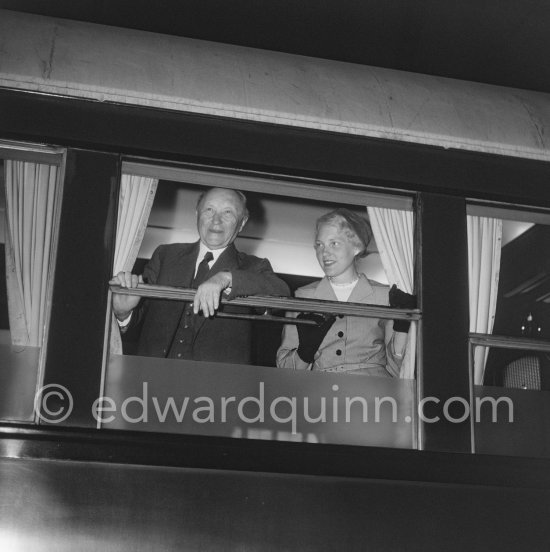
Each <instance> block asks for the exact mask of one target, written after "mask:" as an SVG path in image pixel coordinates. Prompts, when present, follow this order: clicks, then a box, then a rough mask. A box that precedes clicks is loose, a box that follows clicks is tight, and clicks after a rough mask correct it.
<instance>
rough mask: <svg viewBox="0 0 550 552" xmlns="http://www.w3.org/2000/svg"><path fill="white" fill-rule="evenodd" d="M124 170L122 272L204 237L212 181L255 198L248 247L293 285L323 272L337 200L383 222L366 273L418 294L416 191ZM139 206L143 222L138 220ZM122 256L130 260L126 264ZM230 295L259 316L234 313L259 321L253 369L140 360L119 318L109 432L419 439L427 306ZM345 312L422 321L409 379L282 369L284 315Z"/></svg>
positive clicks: (103, 415) (109, 358)
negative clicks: (320, 239)
mask: <svg viewBox="0 0 550 552" xmlns="http://www.w3.org/2000/svg"><path fill="white" fill-rule="evenodd" d="M122 173H123V176H122V186H121V195H120V201H119V223H118V228H117V250H116V252H115V266H114V272H115V273H116V271H118V270H133V271H134V272H135V273H137V274H139V273H141V272H142V270H143V267H144V265H145V264H146V263H147V261H148V259H149V258H150V257H151V255H152V254H153V251H154V250H155V248H156V247H157V246H158V245H160V244H166V243H190V242H196V241H197V240H198V233H197V229H196V214H195V208H196V204H197V200H198V197H199V195H200V193H201V192H202V191H204V190H205V189H207V188H209V187H224V188H232V189H238V190H241V191H243V192H244V193H245V194H246V196H247V204H248V209H249V211H250V218H249V222H248V223H247V225H246V226H245V228H244V230H243V231H242V232H241V234H240V235H239V236H238V238H237V240H236V242H235V245H236V247H237V249H238V250H240V251H242V252H244V253H247V254H250V255H255V256H257V257H260V258H267V259H269V261H270V263H271V266H272V267H273V270H274V271H275V273H276V274H277V275H278V276H279V277H280V278H281V279H283V280H284V281H285V282H286V283H287V284H288V286H289V288H290V289H291V290H292V292H294V291H295V290H296V289H297V288H299V287H301V286H304V285H306V284H308V283H310V282H313V281H316V280H318V279H319V278H321V277H322V276H323V272H322V271H321V269H320V267H319V264H318V262H317V259H316V256H315V251H314V248H313V241H314V229H315V221H316V220H317V218H318V217H319V216H321V215H322V214H324V213H326V212H328V211H330V210H332V209H334V208H335V207H338V206H345V207H347V208H349V209H351V210H353V211H355V212H357V213H358V214H360V215H361V216H363V217H364V218H368V219H370V223H371V226H372V227H373V233H374V238H375V239H374V240H372V242H371V244H370V245H369V248H368V255H367V256H366V258H365V259H364V261H363V262H362V264H361V265H360V270H361V271H362V272H364V273H365V274H366V275H367V276H368V278H369V279H371V280H375V281H377V282H379V283H380V284H381V285H382V286H387V285H388V284H390V283H396V284H398V286H399V287H400V288H401V289H403V290H404V291H407V292H409V293H413V292H414V291H415V289H414V277H413V275H414V253H415V247H414V217H413V200H412V197H411V196H407V195H405V194H392V195H388V194H383V193H380V192H379V191H373V190H365V189H364V187H360V186H352V185H339V186H335V185H334V184H333V183H332V184H328V183H320V182H316V181H295V180H290V179H289V180H286V179H285V180H283V179H280V180H275V179H273V178H268V177H265V176H262V177H259V176H256V175H255V176H251V175H246V174H241V173H227V172H213V171H204V170H197V169H194V168H180V167H173V166H152V165H148V164H143V163H137V162H126V163H124V164H123V167H122ZM130 211H131V212H133V215H132V216H128V215H127V213H128V212H130ZM125 213H126V214H125ZM130 221H131V223H130ZM131 224H133V225H134V226H133V227H131ZM123 234H125V235H124V236H123ZM119 244H124V245H119ZM123 249H124V253H123V254H121V251H122V250H123ZM121 258H124V259H125V260H124V261H122V262H121V261H120V259H121ZM119 291H120V290H119ZM138 291H139V293H140V295H142V296H143V297H144V300H146V301H159V300H160V301H166V300H169V301H173V300H178V301H180V302H181V301H183V302H184V303H185V302H186V301H187V302H189V301H190V300H191V299H192V297H193V291H192V290H186V289H178V288H177V287H176V288H174V287H169V288H168V289H166V286H163V288H162V289H158V288H157V287H155V286H147V285H144V286H140V289H139V290H138ZM224 303H227V302H225V301H224ZM229 303H230V304H231V306H233V307H235V305H236V307H235V309H237V310H238V308H237V307H242V309H243V310H244V312H248V313H249V314H250V313H252V318H253V319H252V320H248V319H247V320H244V321H243V320H242V319H239V318H238V317H235V318H234V323H235V324H243V323H245V324H246V325H247V326H250V327H251V336H252V339H251V355H250V359H251V361H250V364H246V365H245V364H238V363H235V362H231V361H228V362H207V361H202V362H201V361H197V360H178V359H177V358H163V357H162V356H160V355H159V356H158V357H155V358H153V357H148V356H141V355H139V354H137V353H139V347H138V343H139V339H140V335H139V328H136V329H135V331H128V332H124V333H123V334H122V337H121V340H120V341H119V340H118V327H117V326H118V324H117V323H116V322H114V321H112V322H111V323H110V324H108V326H109V328H108V330H109V331H110V337H109V338H108V342H109V344H110V345H109V347H108V349H109V351H108V354H107V355H106V363H105V374H104V388H103V398H104V399H105V400H104V401H103V402H102V403H101V404H99V405H98V407H99V408H98V411H97V419H98V426H99V427H102V428H106V429H109V428H113V429H121V428H123V429H133V430H145V431H158V432H169V433H199V434H209V435H224V436H232V437H252V438H264V439H282V440H297V441H310V442H325V443H346V444H363V445H379V446H393V447H400V448H411V447H415V446H416V419H415V414H414V412H415V410H416V409H415V396H416V381H415V380H414V375H415V367H416V362H417V359H416V347H415V345H416V330H417V323H416V321H417V320H419V317H420V315H419V312H418V311H414V312H413V311H397V312H396V311H395V310H392V309H390V308H388V307H387V306H376V305H374V306H373V305H370V306H369V305H367V304H366V305H356V304H351V303H349V304H348V303H340V304H336V303H337V302H336V301H333V302H331V301H325V302H324V301H322V300H321V301H315V300H309V301H308V302H307V303H308V304H307V305H306V304H304V302H300V300H298V299H294V298H292V297H290V298H289V297H280V298H276V297H262V296H258V297H246V298H236V299H234V300H232V301H230V302H229ZM332 303H334V304H332ZM224 306H225V305H224ZM335 308H337V309H340V310H341V311H342V312H341V314H344V315H346V314H347V315H353V316H357V317H364V318H370V319H373V318H376V319H377V320H382V321H383V322H385V321H389V320H391V319H393V318H402V319H406V318H408V319H410V320H413V324H412V330H411V331H410V332H409V342H408V345H407V348H406V351H407V353H406V363H404V364H403V368H402V371H401V373H400V376H401V377H396V378H377V377H365V376H363V377H362V376H360V375H355V376H343V375H342V374H338V373H327V372H317V373H315V372H311V371H306V372H294V371H292V370H286V369H281V368H276V355H277V349H278V348H279V346H280V343H281V333H282V328H283V326H284V325H285V324H288V323H289V322H290V321H291V319H289V318H288V317H285V316H284V315H285V312H289V311H294V312H297V311H300V312H301V311H309V312H331V309H335ZM235 309H234V310H235ZM346 309H347V310H346ZM350 309H351V310H350ZM221 310H223V308H222V309H221ZM266 310H267V316H266V315H265V312H266ZM332 312H334V311H332ZM229 316H231V314H230V315H229ZM106 342H107V341H106ZM367 422H368V423H367Z"/></svg>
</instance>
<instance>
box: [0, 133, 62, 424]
mask: <svg viewBox="0 0 550 552" xmlns="http://www.w3.org/2000/svg"><path fill="white" fill-rule="evenodd" d="M3 146H5V145H3V144H0V157H2V158H0V165H1V169H2V170H1V171H0V198H1V199H0V227H1V230H0V249H1V260H0V266H1V268H2V272H3V274H4V275H5V277H4V276H3V277H2V278H1V284H2V285H1V287H0V394H1V398H0V419H2V420H6V421H19V422H32V421H34V416H35V413H34V396H35V392H36V388H37V385H38V382H39V381H40V367H41V365H42V362H43V358H44V355H45V343H46V335H47V331H48V320H49V308H50V301H51V299H50V298H51V290H52V281H53V267H54V257H55V250H56V236H57V227H58V218H59V210H60V201H61V184H60V163H61V153H60V152H59V151H58V150H53V149H52V150H42V151H41V150H40V149H38V150H37V151H33V150H32V148H30V147H29V148H22V149H18V148H17V147H14V146H11V147H7V146H5V147H3ZM29 150H30V151H29Z"/></svg>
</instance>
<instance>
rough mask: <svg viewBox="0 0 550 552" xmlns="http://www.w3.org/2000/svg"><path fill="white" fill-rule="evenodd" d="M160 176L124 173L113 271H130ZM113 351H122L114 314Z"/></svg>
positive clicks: (118, 352) (141, 239)
mask: <svg viewBox="0 0 550 552" xmlns="http://www.w3.org/2000/svg"><path fill="white" fill-rule="evenodd" d="M157 186H158V179H157V178H147V177H144V176H135V175H129V174H123V175H122V179H121V183H120V196H119V203H118V217H117V235H116V244H115V258H114V264H113V273H114V274H118V273H119V272H121V271H131V270H132V268H133V266H134V263H135V262H136V259H137V256H138V253H139V248H140V247H141V242H142V241H143V236H144V235H145V230H146V228H147V221H148V220H149V214H150V213H151V207H152V206H153V201H154V199H155V194H156V191H157ZM111 353H113V354H121V353H122V341H121V338H120V330H119V327H118V323H117V321H116V319H115V317H114V315H113V318H112V324H111Z"/></svg>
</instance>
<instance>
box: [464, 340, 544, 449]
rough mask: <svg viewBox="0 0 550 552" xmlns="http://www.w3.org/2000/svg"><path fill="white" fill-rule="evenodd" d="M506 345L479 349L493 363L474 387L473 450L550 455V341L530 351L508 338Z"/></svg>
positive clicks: (533, 347)
mask: <svg viewBox="0 0 550 552" xmlns="http://www.w3.org/2000/svg"><path fill="white" fill-rule="evenodd" d="M502 345H505V346H499V347H496V346H495V347H491V348H489V347H481V346H476V347H475V349H484V353H486V356H488V358H490V359H492V361H493V364H492V366H491V371H490V373H487V374H486V378H485V380H486V381H485V384H484V385H475V386H474V389H473V397H474V404H473V405H472V412H473V413H474V422H475V423H474V435H475V450H476V452H478V453H486V454H504V455H512V456H534V457H550V343H549V344H548V345H546V346H543V345H540V342H539V345H536V344H535V343H534V342H533V343H532V344H531V348H529V343H528V342H527V341H525V340H524V341H521V340H519V341H517V345H516V346H514V341H513V339H512V338H508V340H507V341H506V340H504V339H503V340H502ZM489 349H490V350H489Z"/></svg>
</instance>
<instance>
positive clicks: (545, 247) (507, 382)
mask: <svg viewBox="0 0 550 552" xmlns="http://www.w3.org/2000/svg"><path fill="white" fill-rule="evenodd" d="M468 213H469V214H468V248H469V286H470V351H471V355H470V357H471V358H470V364H471V367H470V369H471V380H472V384H473V387H472V399H473V400H475V401H479V400H482V399H483V398H484V399H485V400H486V401H487V402H489V400H490V399H495V400H498V399H499V398H500V399H501V408H502V409H506V408H508V407H510V408H511V409H512V412H511V413H510V414H512V418H515V421H513V422H510V420H509V416H508V414H509V412H508V410H507V411H506V413H505V412H504V411H503V410H501V411H500V412H499V414H501V416H500V417H497V418H498V419H497V420H489V418H490V417H491V416H493V415H496V414H497V413H496V412H495V413H493V412H489V410H487V411H486V412H485V416H481V417H480V418H479V419H477V418H475V428H474V436H475V449H476V450H477V451H480V452H489V453H500V454H513V455H535V456H540V455H541V454H542V455H545V456H547V455H548V454H550V452H549V451H550V441H548V439H547V438H546V437H544V435H548V428H547V425H546V418H547V416H546V411H547V409H548V406H550V402H549V401H550V394H549V391H548V389H549V387H550V386H549V384H548V381H547V380H548V379H549V377H550V376H549V375H548V374H547V372H548V371H549V368H548V365H549V360H548V358H549V354H550V310H549V309H548V305H549V303H550V268H549V266H550V265H549V261H548V252H549V251H550V213H549V212H547V211H544V210H535V209H520V208H504V207H502V206H494V205H492V206H491V205H474V204H472V205H469V206H468ZM522 391H523V392H522ZM505 403H506V404H505ZM506 405H508V406H506ZM496 422H498V423H496Z"/></svg>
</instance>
